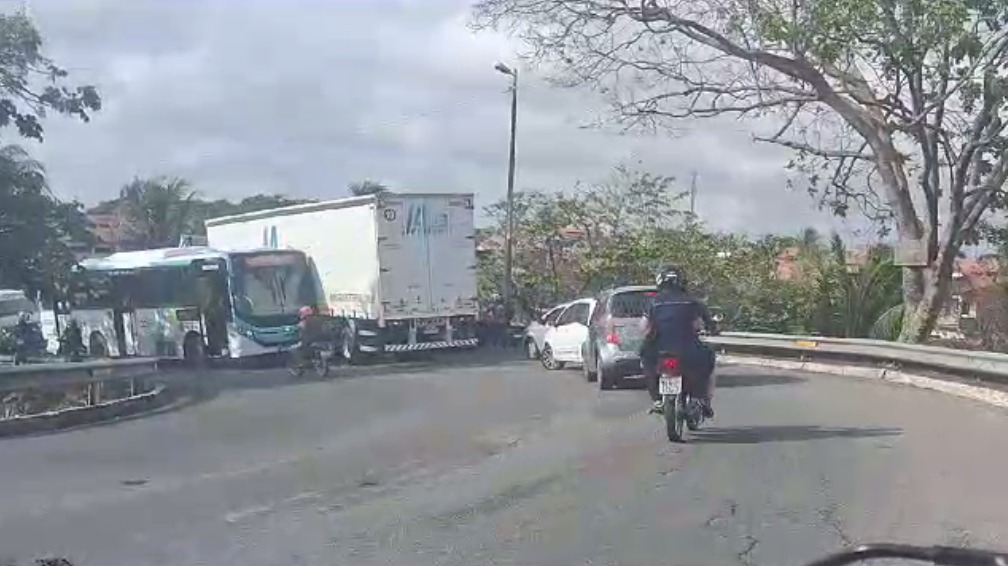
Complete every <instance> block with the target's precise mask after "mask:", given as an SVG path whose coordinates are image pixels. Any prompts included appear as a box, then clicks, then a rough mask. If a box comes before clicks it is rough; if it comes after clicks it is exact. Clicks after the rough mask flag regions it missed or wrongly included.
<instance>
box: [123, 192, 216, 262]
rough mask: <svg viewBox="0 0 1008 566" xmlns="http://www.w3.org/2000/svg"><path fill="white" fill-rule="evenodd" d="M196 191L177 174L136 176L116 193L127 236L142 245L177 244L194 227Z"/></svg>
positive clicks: (149, 246) (148, 246) (160, 246)
mask: <svg viewBox="0 0 1008 566" xmlns="http://www.w3.org/2000/svg"><path fill="white" fill-rule="evenodd" d="M195 199H196V192H195V191H193V190H192V188H191V187H190V185H189V182H188V181H186V180H185V179H181V178H178V177H157V178H152V179H141V178H135V179H133V180H132V181H131V182H129V183H127V184H126V185H125V186H123V188H122V189H121V190H120V192H119V206H120V211H121V212H122V215H123V219H124V221H125V225H126V236H127V238H128V239H129V240H130V241H131V242H132V243H134V244H135V245H138V246H140V247H141V248H165V247H172V246H177V245H178V243H179V238H180V237H181V236H182V235H183V234H188V233H193V232H194V231H195V229H196V222H195V221H196V218H197V217H196V214H195V213H196V208H195Z"/></svg>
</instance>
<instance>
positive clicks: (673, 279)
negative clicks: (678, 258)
mask: <svg viewBox="0 0 1008 566" xmlns="http://www.w3.org/2000/svg"><path fill="white" fill-rule="evenodd" d="M655 285H657V286H658V288H659V289H662V290H664V289H679V290H681V291H685V290H686V274H685V273H684V272H683V270H682V268H681V267H679V266H675V265H673V266H670V267H666V268H665V269H662V270H661V271H659V272H658V275H657V276H655Z"/></svg>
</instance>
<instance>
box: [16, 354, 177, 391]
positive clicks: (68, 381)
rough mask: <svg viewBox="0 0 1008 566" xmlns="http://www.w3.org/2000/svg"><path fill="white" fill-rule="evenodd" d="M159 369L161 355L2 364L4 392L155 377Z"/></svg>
mask: <svg viewBox="0 0 1008 566" xmlns="http://www.w3.org/2000/svg"><path fill="white" fill-rule="evenodd" d="M157 371H158V359H157V358H130V359H124V360H93V361H86V362H60V363H43V364H25V365H20V366H5V367H0V392H9V391H21V390H24V389H33V388H39V387H62V386H69V385H86V384H88V383H95V382H100V381H109V380H119V379H122V380H125V379H136V378H141V377H149V376H152V375H154V374H155V373H157Z"/></svg>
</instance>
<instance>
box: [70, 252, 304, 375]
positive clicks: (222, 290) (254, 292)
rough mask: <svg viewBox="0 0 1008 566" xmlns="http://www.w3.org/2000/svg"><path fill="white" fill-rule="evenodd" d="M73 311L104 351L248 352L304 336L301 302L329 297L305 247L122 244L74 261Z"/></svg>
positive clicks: (86, 335) (92, 346)
mask: <svg viewBox="0 0 1008 566" xmlns="http://www.w3.org/2000/svg"><path fill="white" fill-rule="evenodd" d="M71 279H72V281H73V283H72V284H71V289H70V293H69V294H70V297H69V303H70V314H69V315H62V314H61V315H60V318H61V324H60V326H61V327H63V328H65V327H66V326H65V318H66V317H67V316H72V317H73V318H74V319H76V321H77V322H78V324H79V325H80V327H81V335H82V337H83V339H84V343H85V345H86V346H87V347H88V350H89V352H90V353H91V354H92V355H95V356H111V357H124V356H155V357H167V358H185V359H188V360H195V359H198V358H202V357H203V356H210V357H227V358H245V357H250V356H258V355H264V354H270V353H276V352H278V351H282V350H285V349H288V348H290V347H291V346H293V345H294V344H296V342H297V339H298V336H297V311H298V309H299V308H300V307H302V306H304V305H309V306H314V307H319V306H320V305H323V304H324V300H323V299H322V293H321V291H320V289H321V284H320V283H319V281H318V274H317V273H316V271H315V268H314V266H313V264H312V263H311V261H310V260H309V259H308V258H307V257H306V256H305V254H304V253H302V252H300V251H297V250H279V249H259V250H249V251H222V250H216V249H212V248H208V247H182V248H164V249H156V250H144V251H136V252H120V253H115V254H112V255H110V256H107V257H103V258H93V259H86V260H83V261H81V262H80V263H79V264H78V265H77V266H75V269H74V275H73V277H72V278H71Z"/></svg>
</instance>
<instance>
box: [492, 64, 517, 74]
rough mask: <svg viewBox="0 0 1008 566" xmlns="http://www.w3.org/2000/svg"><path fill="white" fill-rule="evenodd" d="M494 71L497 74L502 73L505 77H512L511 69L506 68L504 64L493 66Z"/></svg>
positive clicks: (512, 71)
mask: <svg viewBox="0 0 1008 566" xmlns="http://www.w3.org/2000/svg"><path fill="white" fill-rule="evenodd" d="M494 69H496V70H497V72H498V73H504V74H505V75H512V76H513V75H514V70H512V69H511V67H508V66H507V65H505V64H504V63H497V64H496V65H494Z"/></svg>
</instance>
